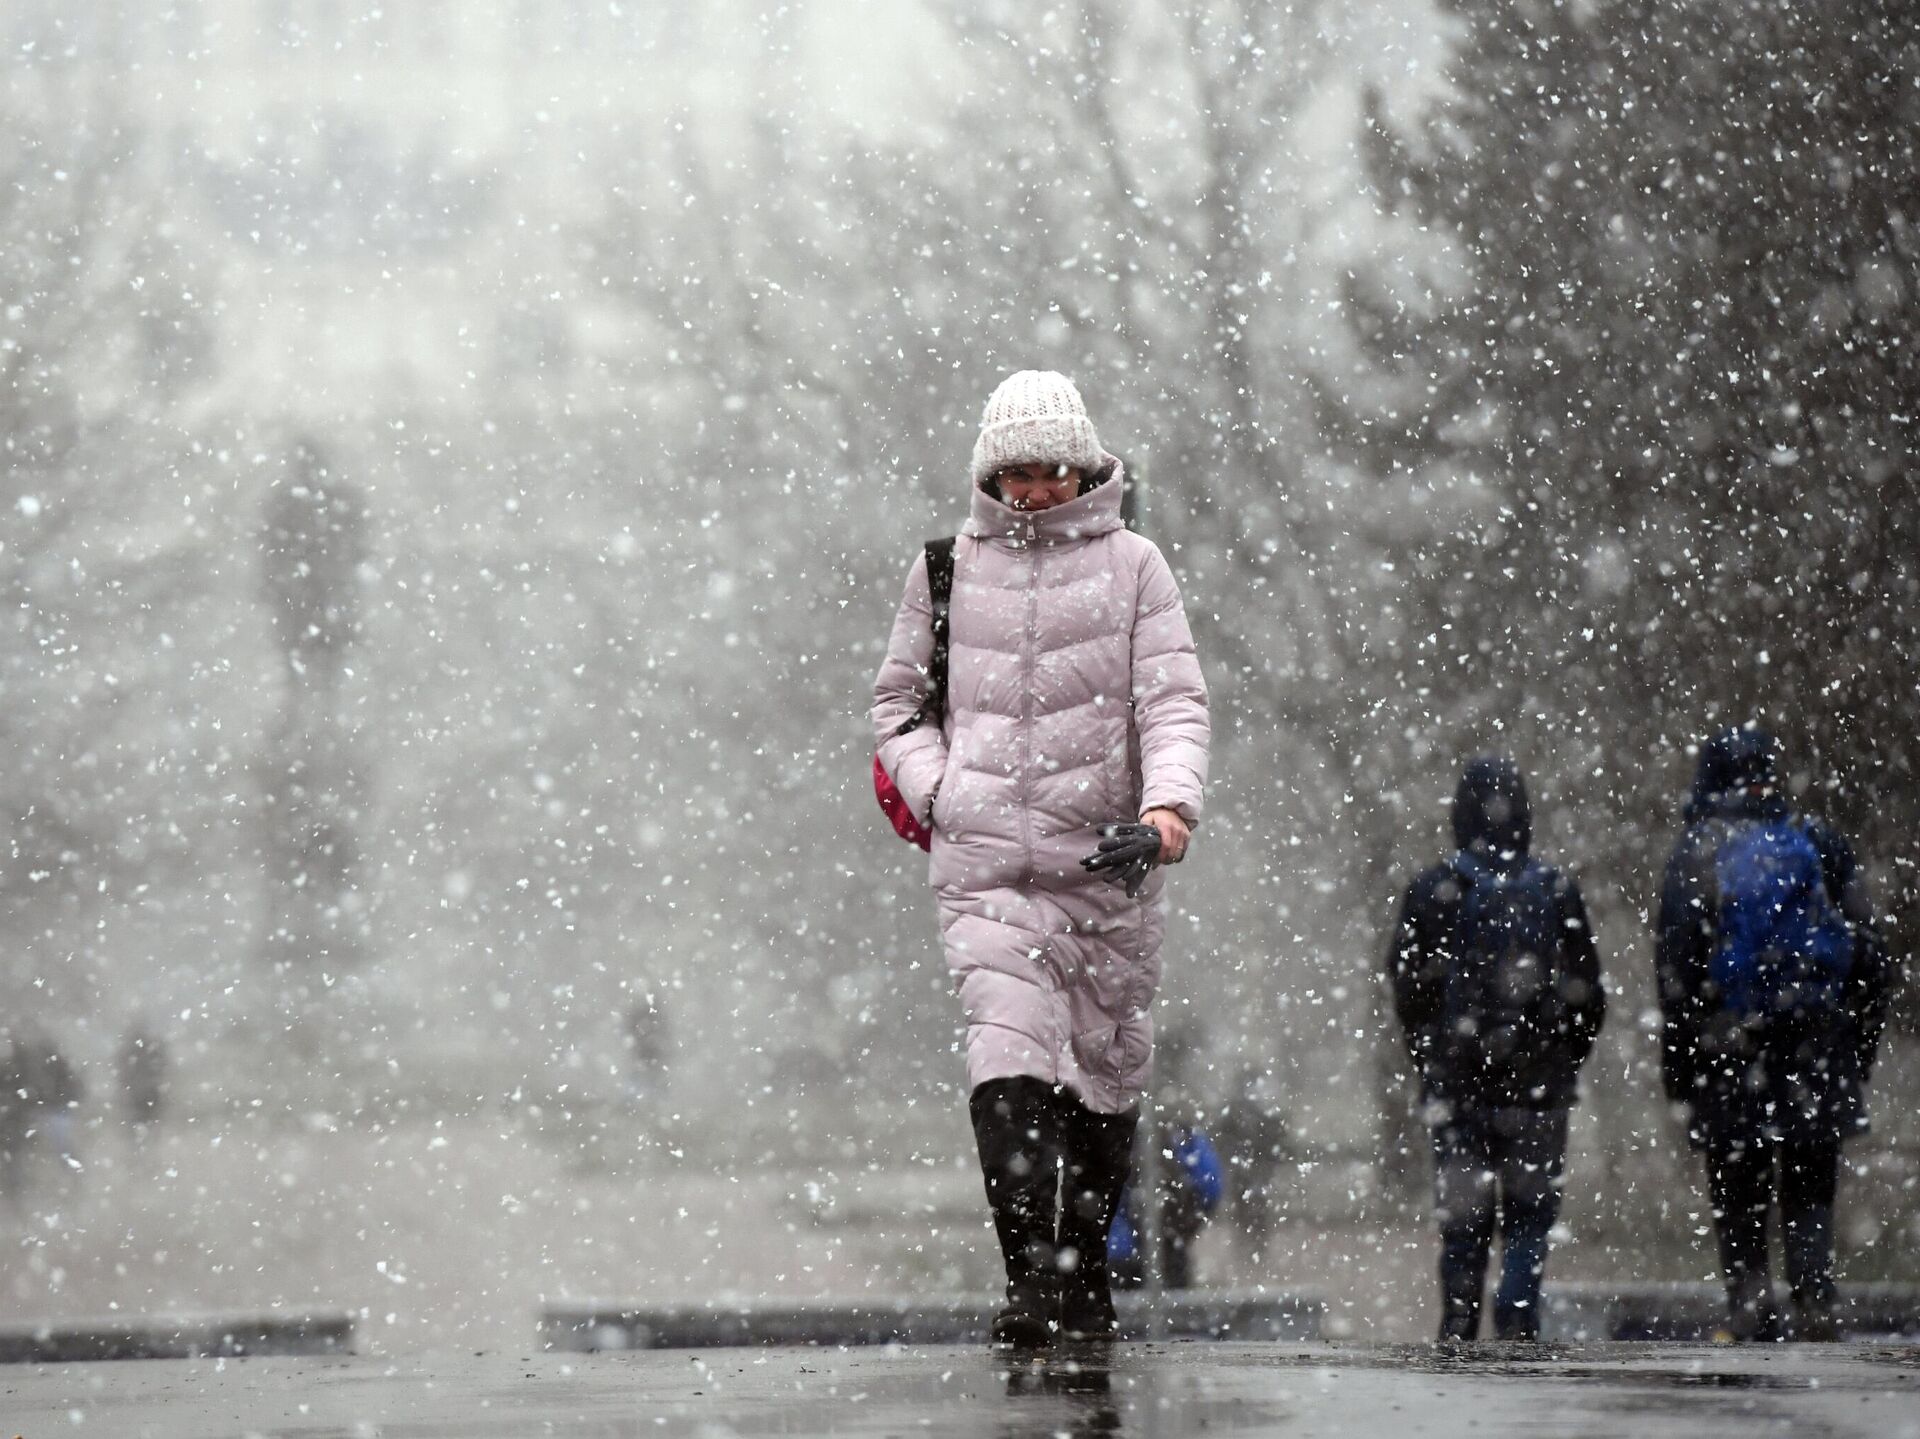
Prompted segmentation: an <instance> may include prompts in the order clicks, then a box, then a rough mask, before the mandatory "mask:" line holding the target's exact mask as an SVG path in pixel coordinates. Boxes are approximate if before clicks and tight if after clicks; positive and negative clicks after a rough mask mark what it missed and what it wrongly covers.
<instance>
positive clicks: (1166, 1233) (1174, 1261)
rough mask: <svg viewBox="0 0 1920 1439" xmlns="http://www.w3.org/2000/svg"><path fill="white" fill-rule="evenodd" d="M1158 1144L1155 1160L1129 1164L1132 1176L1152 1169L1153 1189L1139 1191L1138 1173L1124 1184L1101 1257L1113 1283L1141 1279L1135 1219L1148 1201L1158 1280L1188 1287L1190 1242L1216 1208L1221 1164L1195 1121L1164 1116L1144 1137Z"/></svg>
mask: <svg viewBox="0 0 1920 1439" xmlns="http://www.w3.org/2000/svg"><path fill="white" fill-rule="evenodd" d="M1149 1142H1151V1143H1154V1144H1156V1145H1157V1146H1158V1152H1157V1153H1156V1154H1155V1155H1153V1156H1152V1158H1153V1160H1154V1161H1155V1162H1153V1163H1151V1164H1142V1163H1140V1162H1139V1161H1138V1160H1137V1159H1136V1161H1135V1162H1134V1165H1133V1172H1134V1174H1135V1175H1136V1176H1140V1175H1145V1174H1149V1173H1150V1174H1153V1175H1154V1176H1155V1177H1156V1179H1157V1181H1158V1182H1157V1184H1156V1185H1155V1187H1154V1192H1153V1193H1152V1194H1151V1195H1146V1196H1143V1195H1142V1194H1141V1193H1140V1189H1141V1183H1140V1181H1139V1180H1138V1179H1136V1180H1135V1181H1134V1182H1132V1183H1130V1184H1128V1186H1127V1188H1126V1190H1125V1192H1124V1193H1123V1194H1122V1195H1121V1198H1120V1205H1119V1208H1118V1210H1117V1212H1116V1213H1115V1214H1114V1219H1113V1227H1112V1229H1111V1230H1110V1231H1109V1233H1108V1235H1107V1260H1108V1263H1109V1264H1110V1265H1111V1266H1112V1268H1113V1273H1114V1283H1115V1284H1116V1285H1118V1286H1119V1287H1120V1288H1123V1289H1134V1288H1138V1287H1140V1286H1141V1285H1143V1284H1145V1283H1146V1281H1147V1243H1146V1235H1145V1234H1144V1232H1143V1226H1142V1224H1141V1220H1142V1219H1143V1218H1144V1211H1145V1208H1146V1206H1147V1205H1148V1204H1152V1205H1153V1216H1154V1233H1155V1237H1156V1239H1157V1240H1158V1243H1159V1253H1158V1255H1157V1256H1156V1257H1157V1258H1158V1260H1159V1265H1160V1276H1159V1277H1160V1282H1161V1283H1162V1284H1164V1285H1165V1286H1166V1287H1167V1288H1169V1289H1191V1288H1192V1287H1193V1279H1194V1266H1193V1251H1194V1244H1195V1242H1196V1241H1197V1240H1198V1239H1199V1238H1200V1235H1201V1233H1202V1232H1203V1231H1204V1230H1205V1229H1206V1227H1207V1223H1208V1221H1209V1220H1210V1219H1212V1218H1213V1216H1214V1215H1216V1214H1218V1213H1219V1212H1220V1208H1221V1204H1222V1202H1223V1201H1224V1200H1225V1199H1226V1196H1227V1173H1226V1166H1225V1165H1224V1164H1223V1163H1222V1162H1221V1159H1220V1152H1219V1150H1218V1149H1216V1148H1215V1147H1214V1143H1213V1141H1212V1140H1211V1139H1209V1138H1208V1137H1207V1134H1206V1132H1205V1131H1204V1130H1202V1129H1201V1128H1200V1126H1199V1124H1198V1123H1197V1122H1194V1121H1191V1120H1178V1119H1169V1120H1167V1121H1166V1122H1165V1123H1163V1124H1162V1125H1160V1127H1159V1131H1158V1133H1157V1134H1155V1135H1154V1136H1153V1138H1152V1139H1151V1140H1150V1141H1149Z"/></svg>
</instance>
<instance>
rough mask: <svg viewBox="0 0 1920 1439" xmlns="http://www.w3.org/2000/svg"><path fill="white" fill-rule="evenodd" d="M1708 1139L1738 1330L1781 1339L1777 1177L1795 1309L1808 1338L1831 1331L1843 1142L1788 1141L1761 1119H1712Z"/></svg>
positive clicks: (1723, 1261) (1723, 1263)
mask: <svg viewBox="0 0 1920 1439" xmlns="http://www.w3.org/2000/svg"><path fill="white" fill-rule="evenodd" d="M1706 1141H1707V1146H1706V1147H1707V1188H1708V1192H1709V1194H1710V1195H1711V1196H1712V1199H1713V1218H1714V1225H1715V1228H1716V1229H1717V1230H1718V1232H1719V1239H1720V1268H1721V1272H1722V1273H1723V1274H1724V1275H1725V1276H1726V1284H1727V1306H1728V1313H1729V1327H1730V1328H1731V1329H1732V1332H1733V1334H1734V1336H1735V1337H1736V1338H1740V1339H1772V1338H1777V1337H1778V1324H1779V1321H1778V1318H1777V1316H1776V1315H1775V1314H1774V1310H1773V1289H1772V1282H1773V1281H1772V1276H1771V1273H1770V1271H1769V1267H1768V1258H1767V1215H1768V1211H1769V1210H1770V1209H1772V1207H1773V1202H1774V1197H1775V1192H1776V1180H1777V1186H1778V1196H1779V1202H1780V1228H1781V1240H1782V1246H1781V1247H1782V1249H1783V1250H1784V1251H1785V1256H1786V1261H1787V1282H1788V1283H1789V1284H1790V1285H1791V1286H1792V1288H1793V1302H1794V1308H1795V1310H1796V1311H1797V1312H1798V1316H1799V1319H1800V1322H1801V1324H1802V1326H1803V1327H1804V1328H1805V1329H1806V1330H1807V1334H1806V1336H1805V1337H1808V1338H1826V1337H1831V1330H1832V1325H1833V1299H1834V1280H1833V1202H1834V1197H1835V1193H1836V1191H1837V1189H1838V1181H1839V1172H1840V1143H1839V1140H1838V1139H1836V1138H1832V1137H1828V1136H1825V1135H1822V1136H1819V1137H1817V1138H1812V1139H1798V1140H1796V1139H1793V1138H1787V1139H1780V1138H1775V1137H1774V1136H1773V1135H1772V1134H1771V1133H1770V1132H1769V1130H1768V1129H1767V1128H1766V1126H1765V1125H1764V1124H1760V1123H1754V1124H1744V1125H1737V1126H1736V1125H1731V1124H1728V1125H1710V1126H1708V1127H1707V1132H1706ZM1776 1170H1777V1175H1776Z"/></svg>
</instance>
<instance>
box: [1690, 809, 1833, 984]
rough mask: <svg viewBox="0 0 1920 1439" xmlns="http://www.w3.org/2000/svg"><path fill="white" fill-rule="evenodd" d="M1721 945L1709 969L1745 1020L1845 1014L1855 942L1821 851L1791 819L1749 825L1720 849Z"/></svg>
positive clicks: (1716, 861)
mask: <svg viewBox="0 0 1920 1439" xmlns="http://www.w3.org/2000/svg"><path fill="white" fill-rule="evenodd" d="M1713 867H1714V879H1715V883H1716V887H1717V892H1718V896H1719V903H1718V906H1717V910H1716V915H1715V919H1716V928H1717V930H1718V942H1717V943H1716V945H1715V947H1714V951H1713V960H1712V967H1711V970H1710V973H1711V977H1712V979H1713V982H1714V985H1715V986H1716V987H1717V988H1718V990H1719V992H1720V1005H1721V1008H1722V1009H1723V1010H1726V1011H1729V1012H1731V1013H1734V1014H1737V1015H1739V1016H1741V1017H1742V1018H1760V1017H1763V1016H1767V1015H1775V1014H1785V1013H1789V1012H1801V1013H1806V1012H1809V1011H1812V1012H1819V1011H1827V1010H1837V1009H1839V1007H1840V1003H1841V990H1842V987H1843V985H1844V982H1845V980H1846V978H1847V974H1848V971H1849V970H1851V969H1852V967H1853V939H1852V935H1851V933H1850V932H1849V931H1848V929H1847V924H1846V921H1845V920H1844V919H1843V918H1842V917H1841V915H1840V913H1839V911H1838V910H1837V909H1836V908H1835V907H1834V903H1833V900H1832V897H1831V896H1829V895H1828V893H1827V880H1826V872H1825V870H1824V868H1823V866H1822V865H1821V862H1820V851H1819V849H1818V848H1817V847H1816V846H1815V845H1814V842H1813V840H1812V838H1811V837H1810V836H1809V835H1808V834H1807V831H1806V829H1805V828H1804V827H1803V826H1802V825H1800V824H1797V823H1795V822H1794V821H1793V820H1791V819H1765V820H1740V821H1735V822H1734V823H1732V824H1730V825H1729V826H1728V827H1727V831H1726V834H1725V836H1724V837H1723V838H1722V839H1721V840H1720V843H1719V844H1718V845H1717V846H1716V847H1715V849H1714V857H1713Z"/></svg>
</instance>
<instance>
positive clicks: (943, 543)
mask: <svg viewBox="0 0 1920 1439" xmlns="http://www.w3.org/2000/svg"><path fill="white" fill-rule="evenodd" d="M953 541H954V536H952V535H948V536H947V537H946V538H945V539H940V540H928V541H927V595H928V598H929V600H930V602H931V608H932V610H933V653H932V655H930V656H929V657H928V659H927V697H926V698H925V699H923V700H922V701H920V708H919V709H917V710H915V711H914V712H913V713H912V714H910V715H908V716H907V719H906V723H905V724H903V725H901V726H900V728H899V729H897V730H895V731H894V733H896V734H906V733H908V732H909V731H911V730H916V729H918V728H920V726H921V725H923V724H938V723H939V722H940V721H941V720H943V719H944V718H945V717H946V713H947V651H948V648H949V645H948V640H949V635H950V633H951V630H952V625H951V623H950V622H951V619H952V613H953Z"/></svg>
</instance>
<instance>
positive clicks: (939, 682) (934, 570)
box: [873, 537, 953, 849]
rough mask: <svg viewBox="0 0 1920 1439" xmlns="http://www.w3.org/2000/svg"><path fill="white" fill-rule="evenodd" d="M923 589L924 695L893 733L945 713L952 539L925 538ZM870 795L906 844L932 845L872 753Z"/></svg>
mask: <svg viewBox="0 0 1920 1439" xmlns="http://www.w3.org/2000/svg"><path fill="white" fill-rule="evenodd" d="M927 592H928V595H929V597H930V599H931V602H932V609H933V654H932V656H931V657H930V658H929V659H928V661H927V697H926V698H925V699H923V700H921V701H920V708H919V709H917V710H915V711H914V712H913V713H912V714H910V715H908V716H907V719H906V722H905V723H903V724H902V725H901V726H900V728H899V729H897V730H895V731H894V733H895V734H897V735H901V734H908V733H910V732H911V731H913V730H916V729H918V728H920V726H921V725H923V724H929V723H931V724H940V723H941V722H942V721H943V720H944V719H945V718H946V713H947V613H948V611H949V610H951V609H952V608H953V540H952V538H951V537H949V538H947V539H944V540H928V541H927ZM873 797H874V798H875V799H877V800H879V801H880V809H881V812H882V813H883V814H885V815H886V817H887V819H888V821H889V822H890V823H891V824H892V825H893V832H894V833H895V834H897V835H899V836H900V838H902V839H904V840H905V841H906V842H907V843H908V844H917V845H919V846H920V848H922V849H932V848H933V830H932V829H931V828H929V827H928V826H926V825H924V824H922V823H920V821H919V820H918V819H916V818H915V817H914V813H913V807H912V806H911V805H909V804H908V803H907V799H906V796H905V795H903V794H901V793H900V787H899V786H898V785H896V784H895V783H894V782H893V776H892V775H890V774H888V773H887V771H886V768H885V767H884V766H883V765H882V764H881V763H880V756H879V755H875V756H874V757H873Z"/></svg>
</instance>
